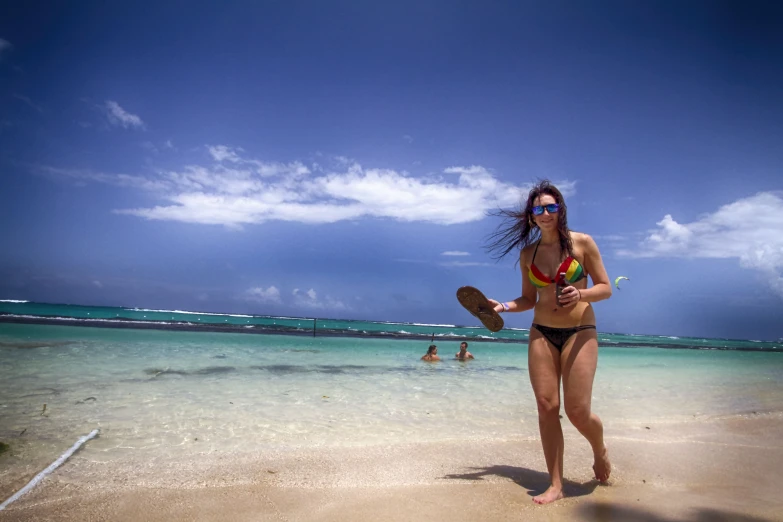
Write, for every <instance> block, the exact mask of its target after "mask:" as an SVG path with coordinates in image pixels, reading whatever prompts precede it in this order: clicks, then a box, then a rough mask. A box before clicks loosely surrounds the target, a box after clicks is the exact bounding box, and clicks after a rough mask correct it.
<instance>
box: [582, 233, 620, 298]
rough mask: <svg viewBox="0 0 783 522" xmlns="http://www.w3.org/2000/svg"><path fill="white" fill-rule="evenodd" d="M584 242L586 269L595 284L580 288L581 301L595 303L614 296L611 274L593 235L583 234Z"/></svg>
mask: <svg viewBox="0 0 783 522" xmlns="http://www.w3.org/2000/svg"><path fill="white" fill-rule="evenodd" d="M582 242H583V245H584V253H585V263H584V265H585V270H587V273H588V274H590V279H592V280H593V286H591V287H590V288H585V289H584V290H579V293H580V294H581V297H580V299H579V300H580V301H584V302H586V303H595V302H596V301H603V300H604V299H609V298H610V297H612V285H611V283H610V282H609V275H608V274H607V273H606V268H604V262H603V260H602V259H601V252H600V251H599V250H598V245H596V244H595V241H594V240H593V238H592V237H590V236H589V235H587V234H584V235H583V238H582Z"/></svg>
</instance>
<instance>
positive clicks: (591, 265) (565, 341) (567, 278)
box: [489, 181, 612, 504]
mask: <svg viewBox="0 0 783 522" xmlns="http://www.w3.org/2000/svg"><path fill="white" fill-rule="evenodd" d="M495 215H497V216H500V217H502V218H504V224H503V225H501V227H500V228H498V230H497V231H496V232H495V233H494V234H493V235H492V236H491V238H490V244H489V249H490V251H492V252H494V253H495V254H496V257H498V258H502V257H504V256H505V255H506V254H508V253H510V252H511V251H512V250H516V249H517V248H518V249H520V250H521V252H520V256H519V264H520V268H521V269H522V296H521V297H518V298H516V299H514V300H513V301H508V302H505V303H501V302H498V301H495V300H494V299H490V300H489V302H490V303H491V304H492V305H493V306H494V308H495V311H496V312H498V313H503V312H506V313H508V312H524V311H526V310H530V309H531V308H532V309H533V314H534V315H533V324H532V326H531V328H530V341H529V345H528V368H529V372H530V383H531V384H532V386H533V392H534V393H535V396H536V403H537V406H538V427H539V431H540V433H541V442H542V445H543V446H544V457H545V458H546V465H547V469H548V470H549V476H550V480H551V482H550V486H549V489H547V490H546V491H545V492H544V493H542V494H541V495H538V496H536V497H534V498H533V501H534V502H536V503H538V504H548V503H550V502H554V501H556V500H558V499H561V498H563V450H564V443H563V431H562V428H561V425H560V415H559V414H560V380H561V378H562V381H563V403H564V406H565V412H566V415H567V416H568V419H569V420H570V421H571V423H572V424H573V425H574V427H575V428H576V429H577V430H579V432H580V433H581V434H582V435H584V437H585V438H586V439H587V441H588V442H589V443H590V446H592V449H593V454H594V457H595V462H594V464H593V470H594V472H595V477H596V479H598V480H599V481H601V482H606V481H607V480H608V479H609V473H610V472H611V465H610V463H609V455H608V453H607V451H606V446H605V445H604V435H603V432H604V429H603V424H601V419H599V418H598V416H597V415H596V414H595V413H593V412H592V411H591V408H590V407H591V404H590V399H591V396H592V390H593V378H594V377H595V370H596V364H597V362H598V338H597V336H596V330H595V312H594V310H593V307H592V305H591V304H590V303H594V302H596V301H602V300H604V299H608V298H609V297H610V296H611V295H612V288H611V286H610V284H609V276H608V275H607V274H606V269H605V268H604V264H603V261H602V260H601V254H600V252H599V251H598V246H597V245H596V244H595V241H593V238H591V237H590V236H589V235H587V234H581V233H579V232H572V231H570V230H569V229H568V221H567V219H566V218H567V216H566V205H565V201H564V199H563V195H562V194H561V193H560V191H559V190H558V189H557V188H556V187H555V186H553V185H552V184H550V183H549V182H548V181H542V182H540V183H539V184H538V185H536V186H535V187H533V189H532V190H531V191H530V194H529V196H528V198H527V203H526V204H525V207H524V208H523V209H519V210H517V209H515V210H500V211H498V212H497V213H496V214H495ZM587 275H589V276H590V278H591V279H592V281H593V286H591V287H590V288H588V287H587ZM558 279H561V281H560V285H558V284H557V283H558ZM558 286H560V290H561V292H560V297H559V299H558V298H557V295H556V294H557V292H556V288H557V287H558Z"/></svg>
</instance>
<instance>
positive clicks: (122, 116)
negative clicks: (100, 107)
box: [104, 100, 144, 129]
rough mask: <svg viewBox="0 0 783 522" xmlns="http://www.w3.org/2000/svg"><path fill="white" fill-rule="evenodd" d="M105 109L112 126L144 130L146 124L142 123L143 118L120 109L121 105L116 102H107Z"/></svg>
mask: <svg viewBox="0 0 783 522" xmlns="http://www.w3.org/2000/svg"><path fill="white" fill-rule="evenodd" d="M104 108H105V109H106V116H107V117H108V118H109V122H110V123H111V124H112V125H117V126H120V127H124V128H126V129H128V128H133V129H143V128H144V122H143V121H141V118H139V117H138V116H136V115H135V114H131V113H129V112H128V111H126V110H125V109H123V108H122V107H120V104H119V103H117V102H116V101H111V100H107V101H106V104H105V106H104Z"/></svg>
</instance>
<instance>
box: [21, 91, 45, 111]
mask: <svg viewBox="0 0 783 522" xmlns="http://www.w3.org/2000/svg"><path fill="white" fill-rule="evenodd" d="M14 98H16V99H17V100H21V101H23V102H25V103H26V104H27V105H29V106H30V107H32V108H33V109H34V110H36V111H37V112H38V113H43V108H42V107H41V106H40V105H38V104H37V103H35V102H33V100H31V99H30V98H28V97H27V96H22V95H21V94H14Z"/></svg>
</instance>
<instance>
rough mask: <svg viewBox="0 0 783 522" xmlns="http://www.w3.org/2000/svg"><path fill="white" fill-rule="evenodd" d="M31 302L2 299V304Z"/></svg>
mask: <svg viewBox="0 0 783 522" xmlns="http://www.w3.org/2000/svg"><path fill="white" fill-rule="evenodd" d="M29 302H30V301H22V300H19V299H0V303H29Z"/></svg>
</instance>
